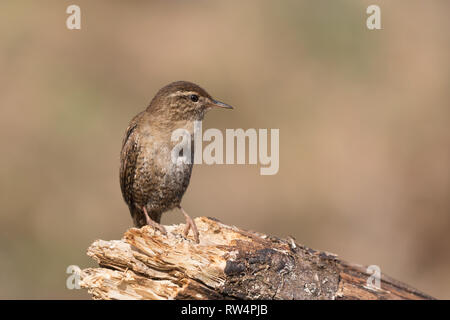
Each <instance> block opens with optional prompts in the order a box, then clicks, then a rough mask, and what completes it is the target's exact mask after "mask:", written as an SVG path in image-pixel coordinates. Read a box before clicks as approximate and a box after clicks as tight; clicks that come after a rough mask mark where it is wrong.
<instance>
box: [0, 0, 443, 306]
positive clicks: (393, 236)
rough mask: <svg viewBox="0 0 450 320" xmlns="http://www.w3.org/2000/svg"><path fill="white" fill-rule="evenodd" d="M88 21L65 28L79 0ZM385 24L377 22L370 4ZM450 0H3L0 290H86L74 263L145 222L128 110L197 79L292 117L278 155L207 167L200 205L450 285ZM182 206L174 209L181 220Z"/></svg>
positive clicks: (255, 123) (38, 293) (200, 212)
mask: <svg viewBox="0 0 450 320" xmlns="http://www.w3.org/2000/svg"><path fill="white" fill-rule="evenodd" d="M73 3H75V4H78V5H80V6H81V10H82V29H81V30H80V31H69V30H67V29H66V27H65V20H66V18H67V16H68V15H67V14H66V13H65V11H66V7H67V6H68V5H69V4H73ZM374 3H375V4H379V5H380V6H381V9H382V26H383V30H380V31H369V30H367V29H366V27H365V19H366V17H367V15H366V13H365V9H366V7H367V6H368V5H369V4H374ZM449 9H450V2H449V1H446V0H441V1H438V0H430V1H421V0H417V1H412V0H401V1H400V0H397V1H376V0H374V1H356V0H354V1H337V0H329V1H312V0H311V1H298V0H292V1H221V2H218V1H217V2H216V1H170V2H169V1H158V2H150V1H127V2H125V1H56V0H55V1H13V0H8V1H1V2H0V39H1V40H0V105H1V109H0V130H1V131H0V139H1V146H2V153H1V158H0V188H1V190H0V203H1V209H0V298H64V299H71V298H88V295H87V294H86V293H85V292H82V291H80V290H78V291H77V290H72V291H70V290H67V289H66V287H65V281H66V277H67V274H65V270H66V268H67V266H68V265H70V264H77V265H79V266H81V267H86V266H91V265H94V263H93V262H92V261H90V260H89V259H88V258H87V257H86V256H85V250H86V248H87V246H88V245H89V244H90V243H91V242H92V241H93V240H95V239H98V238H103V239H118V238H120V237H121V234H122V233H123V231H124V230H125V229H126V228H128V227H129V226H130V225H131V219H130V217H129V213H128V211H127V207H126V206H125V204H124V202H123V200H122V197H121V194H120V188H119V182H118V160H119V151H120V145H121V140H122V136H123V134H124V130H125V128H126V127H127V124H128V121H129V120H130V119H131V117H132V116H134V115H135V114H136V113H137V112H139V111H140V110H142V109H144V108H145V107H146V105H147V104H148V102H149V101H150V99H151V98H152V97H153V95H154V94H155V92H156V91H157V90H158V89H159V88H160V87H162V86H163V85H165V84H167V83H169V82H171V81H174V80H190V81H194V82H197V83H199V84H200V85H202V86H204V87H205V88H206V89H207V90H208V91H209V92H210V93H211V94H212V95H213V96H215V97H216V98H218V99H220V100H223V101H225V102H227V103H229V104H232V105H233V106H235V110H234V111H232V112H228V111H214V112H211V113H210V114H209V115H207V117H206V121H205V122H204V127H205V128H208V127H216V128H220V129H222V130H223V129H225V128H240V127H242V128H279V129H280V170H279V173H278V174H277V175H275V176H260V175H259V168H258V166H250V165H229V166H226V165H222V166H218V165H216V166H206V165H202V166H197V167H195V168H194V172H193V177H192V182H191V184H190V188H189V189H188V192H187V193H186V195H185V197H184V202H183V204H184V206H185V208H186V210H187V211H188V212H189V213H190V214H191V215H192V216H214V217H216V218H218V219H220V220H222V221H223V222H225V223H228V224H236V225H239V226H241V227H244V228H248V229H253V230H258V231H261V232H266V233H269V234H273V235H278V236H287V235H292V236H294V237H295V238H296V239H297V241H298V242H300V243H303V244H305V245H308V246H310V247H312V248H315V249H323V250H327V251H331V252H334V253H337V254H339V255H340V256H341V257H342V258H345V259H347V260H350V261H353V262H358V263H361V264H367V265H368V264H378V265H379V266H380V267H381V269H382V271H383V272H386V273H387V274H389V275H391V276H393V277H395V278H398V279H400V280H403V281H405V282H407V283H409V284H411V285H413V286H415V287H417V288H418V289H421V290H423V291H425V292H427V293H429V294H431V295H434V296H436V297H438V298H447V299H448V298H450V232H449V229H450V172H449V171H450V170H449V168H450V149H449V146H450V126H449V120H450V108H449V107H450V104H449V102H450V92H449V88H450V86H449V84H450V63H449V61H450V59H449V56H450V55H449V53H450V37H449V32H448V31H449V30H450V19H448V12H449ZM182 221H183V219H182V216H181V214H180V213H178V212H174V213H168V214H167V215H166V216H164V217H163V223H166V224H170V223H179V222H182Z"/></svg>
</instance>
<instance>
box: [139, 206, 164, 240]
mask: <svg viewBox="0 0 450 320" xmlns="http://www.w3.org/2000/svg"><path fill="white" fill-rule="evenodd" d="M144 214H145V220H146V222H147V225H149V226H152V227H153V228H154V229H157V230H159V231H160V232H161V233H162V234H163V235H165V236H166V235H167V231H166V228H164V227H163V225H162V224H160V223H158V222H156V221H153V220H152V219H150V217H149V216H148V213H147V209H145V207H144Z"/></svg>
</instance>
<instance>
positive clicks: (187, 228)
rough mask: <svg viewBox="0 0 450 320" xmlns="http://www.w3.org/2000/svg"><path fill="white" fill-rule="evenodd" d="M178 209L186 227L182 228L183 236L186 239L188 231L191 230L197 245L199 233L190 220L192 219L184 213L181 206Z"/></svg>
mask: <svg viewBox="0 0 450 320" xmlns="http://www.w3.org/2000/svg"><path fill="white" fill-rule="evenodd" d="M178 208H179V209H180V210H181V212H182V213H183V215H184V217H185V218H186V227H185V228H184V231H183V235H184V236H185V237H187V235H188V233H189V229H192V232H193V233H194V239H195V242H197V243H199V242H200V240H199V237H198V235H199V233H198V229H197V226H196V225H195V222H194V220H192V218H191V217H190V216H189V215H188V214H187V213H186V211H184V209H183V208H182V207H181V206H178Z"/></svg>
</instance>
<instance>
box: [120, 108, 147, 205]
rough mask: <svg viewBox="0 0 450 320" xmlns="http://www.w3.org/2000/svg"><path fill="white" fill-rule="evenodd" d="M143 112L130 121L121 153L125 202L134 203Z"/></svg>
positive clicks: (121, 174) (121, 179)
mask: <svg viewBox="0 0 450 320" xmlns="http://www.w3.org/2000/svg"><path fill="white" fill-rule="evenodd" d="M142 116H143V112H141V113H139V114H138V115H136V116H135V117H134V118H133V119H132V120H131V122H130V124H129V126H128V128H127V131H126V132H125V137H124V139H123V142H122V151H121V153H120V188H121V190H122V195H123V198H124V200H125V202H126V203H127V204H128V205H129V206H131V205H132V204H133V190H132V188H133V183H134V177H135V171H136V161H137V158H138V155H139V149H140V146H139V139H138V135H137V134H136V128H137V125H138V123H139V120H140V119H141V118H142Z"/></svg>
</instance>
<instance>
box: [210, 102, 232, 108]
mask: <svg viewBox="0 0 450 320" xmlns="http://www.w3.org/2000/svg"><path fill="white" fill-rule="evenodd" d="M211 107H216V108H224V109H233V107H232V106H230V105H228V104H226V103H223V102H220V101H217V100H212V103H211Z"/></svg>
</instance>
